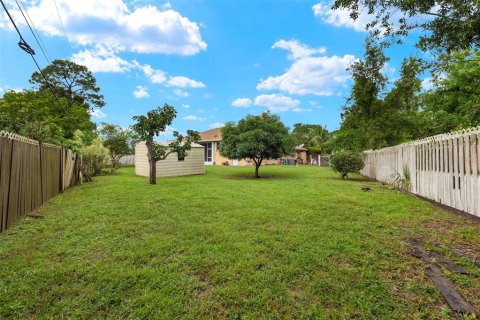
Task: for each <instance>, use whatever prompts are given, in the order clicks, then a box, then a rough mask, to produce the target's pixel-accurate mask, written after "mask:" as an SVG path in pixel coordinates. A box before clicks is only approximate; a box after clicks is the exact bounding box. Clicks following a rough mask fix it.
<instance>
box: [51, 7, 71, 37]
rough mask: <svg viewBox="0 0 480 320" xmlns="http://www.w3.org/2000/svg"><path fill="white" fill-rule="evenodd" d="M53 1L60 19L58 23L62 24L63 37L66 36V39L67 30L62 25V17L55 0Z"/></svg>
mask: <svg viewBox="0 0 480 320" xmlns="http://www.w3.org/2000/svg"><path fill="white" fill-rule="evenodd" d="M53 3H54V4H55V9H56V10H57V15H58V20H60V25H61V26H62V30H63V34H64V35H65V38H67V40H68V36H67V32H66V31H65V26H64V25H63V21H62V17H61V16H60V11H59V10H58V6H57V1H56V0H53Z"/></svg>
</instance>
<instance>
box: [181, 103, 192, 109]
mask: <svg viewBox="0 0 480 320" xmlns="http://www.w3.org/2000/svg"><path fill="white" fill-rule="evenodd" d="M182 108H184V109H188V108H190V106H189V105H188V104H182Z"/></svg>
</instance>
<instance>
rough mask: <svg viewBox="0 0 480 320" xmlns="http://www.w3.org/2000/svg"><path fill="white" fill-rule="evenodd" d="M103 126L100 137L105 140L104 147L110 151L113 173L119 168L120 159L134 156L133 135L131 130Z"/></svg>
mask: <svg viewBox="0 0 480 320" xmlns="http://www.w3.org/2000/svg"><path fill="white" fill-rule="evenodd" d="M102 125H103V126H102V129H100V136H101V137H102V139H103V145H104V146H105V147H107V149H108V153H109V155H110V161H111V162H112V171H113V170H115V169H117V168H118V165H119V162H120V158H122V157H123V156H125V155H127V154H132V151H133V150H132V147H131V146H132V143H131V140H132V139H133V134H132V132H131V130H128V129H122V128H121V127H120V126H118V125H115V124H108V123H102Z"/></svg>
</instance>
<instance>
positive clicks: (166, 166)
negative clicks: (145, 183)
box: [135, 142, 205, 177]
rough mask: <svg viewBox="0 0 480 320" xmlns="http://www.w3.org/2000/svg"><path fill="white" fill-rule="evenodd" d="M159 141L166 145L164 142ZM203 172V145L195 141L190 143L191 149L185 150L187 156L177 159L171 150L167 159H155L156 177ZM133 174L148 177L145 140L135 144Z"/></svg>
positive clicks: (148, 168) (148, 169)
mask: <svg viewBox="0 0 480 320" xmlns="http://www.w3.org/2000/svg"><path fill="white" fill-rule="evenodd" d="M160 143H161V144H163V145H165V146H166V145H167V143H165V142H160ZM204 173H205V164H204V162H203V146H202V145H199V144H196V143H192V149H191V150H190V151H187V156H186V157H185V159H184V160H179V159H178V156H177V154H176V153H175V152H172V153H171V154H169V155H168V157H167V159H165V160H160V161H157V177H176V176H186V175H193V174H204ZM135 174H136V175H138V176H144V177H148V176H149V174H150V165H149V163H148V157H147V146H146V145H145V142H139V143H138V144H137V145H136V146H135Z"/></svg>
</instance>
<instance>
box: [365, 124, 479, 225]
mask: <svg viewBox="0 0 480 320" xmlns="http://www.w3.org/2000/svg"><path fill="white" fill-rule="evenodd" d="M363 158H364V161H365V167H364V169H363V170H362V171H361V173H362V174H363V175H365V176H367V177H370V178H373V179H376V180H378V181H383V182H387V183H391V182H392V180H393V178H392V174H394V173H395V172H398V173H400V174H402V171H403V168H404V167H408V169H409V170H410V173H411V187H410V191H411V192H412V193H414V194H417V195H420V196H422V197H425V198H428V199H431V200H434V201H436V202H439V203H442V204H445V205H447V206H450V207H453V208H455V209H458V210H461V211H464V212H468V213H470V214H472V215H476V216H479V217H480V194H479V193H480V127H477V128H471V129H468V130H462V131H458V132H453V133H449V134H441V135H437V136H433V137H429V138H425V139H421V140H417V141H412V142H408V143H404V144H401V145H398V146H395V147H390V148H384V149H379V150H373V151H372V150H369V151H365V152H364V153H363Z"/></svg>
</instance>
